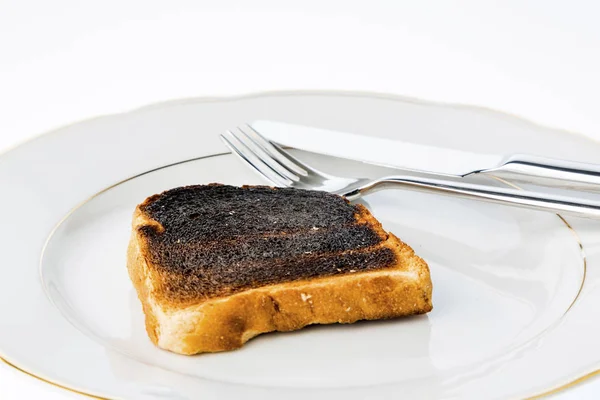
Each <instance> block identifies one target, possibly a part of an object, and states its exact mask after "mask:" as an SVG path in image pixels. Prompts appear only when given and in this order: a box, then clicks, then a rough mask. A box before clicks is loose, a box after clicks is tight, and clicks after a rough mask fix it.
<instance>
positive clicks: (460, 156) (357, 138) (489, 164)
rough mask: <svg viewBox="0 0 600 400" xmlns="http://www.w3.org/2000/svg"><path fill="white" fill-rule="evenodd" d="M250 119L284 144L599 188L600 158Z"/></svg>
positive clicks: (416, 166)
mask: <svg viewBox="0 0 600 400" xmlns="http://www.w3.org/2000/svg"><path fill="white" fill-rule="evenodd" d="M250 125H251V126H252V128H254V129H255V130H256V131H258V132H259V133H260V134H262V135H264V136H266V137H267V138H268V139H270V140H272V141H274V142H276V143H279V144H282V145H285V146H290V147H294V148H297V149H301V150H306V151H309V152H313V153H318V154H325V155H330V156H335V157H339V158H345V159H351V160H356V161H362V162H365V163H369V164H374V165H379V166H382V167H387V168H396V169H403V170H409V171H411V170H412V171H419V172H426V173H433V174H438V175H446V176H458V177H466V176H473V175H475V174H491V175H495V176H501V177H503V178H506V179H511V180H513V181H516V182H524V183H531V184H534V185H542V186H549V187H559V188H569V189H578V190H592V191H597V190H600V165H597V164H590V163H581V162H575V161H568V160H559V159H553V158H547V157H540V156H535V155H525V154H514V155H497V154H482V153H472V152H467V151H462V150H454V149H447V148H442V147H435V146H427V145H421V144H416V143H409V142H401V141H396V140H390V139H384V138H377V137H369V136H363V135H357V134H352V133H346V132H338V131H334V130H328V129H321V128H316V127H309V126H303V125H295V124H289V123H284V122H278V121H267V120H257V121H254V122H252V123H251V124H250ZM340 143H351V145H348V146H340ZM365 148H370V149H376V152H374V151H364V149H365Z"/></svg>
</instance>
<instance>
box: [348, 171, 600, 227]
mask: <svg viewBox="0 0 600 400" xmlns="http://www.w3.org/2000/svg"><path fill="white" fill-rule="evenodd" d="M389 188H411V189H413V190H420V191H424V192H430V193H438V194H446V195H454V196H458V197H463V198H469V199H475V200H482V201H487V202H492V203H500V204H507V205H513V206H519V207H524V208H530V209H534V210H543V211H552V212H555V213H561V214H568V215H574V216H578V217H585V218H594V219H600V200H593V199H582V198H576V197H571V196H560V195H555V194H551V193H546V192H541V191H532V190H519V189H513V188H498V187H493V186H485V185H479V184H472V183H468V182H465V181H464V180H463V179H462V178H456V179H454V178H449V179H432V178H427V177H415V176H408V175H407V176H390V177H386V178H382V179H378V180H375V181H372V182H370V183H369V184H367V185H364V186H362V187H360V188H358V189H355V190H353V191H351V192H349V193H345V196H346V198H348V199H349V200H354V199H357V198H359V197H362V196H364V195H366V194H369V193H372V192H375V191H379V190H383V189H389Z"/></svg>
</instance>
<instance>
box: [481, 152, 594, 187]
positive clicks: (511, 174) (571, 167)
mask: <svg viewBox="0 0 600 400" xmlns="http://www.w3.org/2000/svg"><path fill="white" fill-rule="evenodd" d="M479 173H483V174H488V173H489V174H491V175H496V176H499V177H501V178H506V179H509V180H512V181H515V182H520V183H530V184H534V185H541V186H549V187H557V188H564V189H577V190H584V191H600V165H597V164H590V163H582V162H574V161H566V160H558V159H553V158H547V157H539V156H531V155H525V154H517V155H514V156H511V157H510V158H509V159H508V160H507V161H506V162H505V163H504V164H503V165H501V166H500V167H497V168H492V169H487V170H483V171H479Z"/></svg>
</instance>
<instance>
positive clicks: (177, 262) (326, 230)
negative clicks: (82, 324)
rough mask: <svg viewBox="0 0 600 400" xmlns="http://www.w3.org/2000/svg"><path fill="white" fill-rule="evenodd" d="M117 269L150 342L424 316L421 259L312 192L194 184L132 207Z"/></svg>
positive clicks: (203, 346) (225, 342)
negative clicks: (122, 269)
mask: <svg viewBox="0 0 600 400" xmlns="http://www.w3.org/2000/svg"><path fill="white" fill-rule="evenodd" d="M127 267H128V270H129V275H130V277H131V280H132V281H133V284H134V286H135V289H136V290H137V293H138V297H139V299H140V301H141V303H142V306H143V309H144V313H145V316H146V330H147V332H148V335H149V337H150V339H151V340H152V342H154V343H155V344H156V345H158V346H159V347H161V348H163V349H166V350H170V351H173V352H176V353H181V354H196V353H202V352H216V351H224V350H232V349H236V348H239V347H241V346H242V345H243V344H244V343H245V342H246V341H247V340H249V339H251V338H252V337H254V336H256V335H259V334H261V333H265V332H271V331H291V330H295V329H300V328H302V327H304V326H306V325H309V324H330V323H336V322H338V323H352V322H355V321H358V320H365V319H367V320H373V319H382V318H394V317H399V316H405V315H412V314H421V313H426V312H428V311H430V310H431V309H432V304H431V290H432V287H431V280H430V277H429V269H428V267H427V264H426V263H425V262H424V261H423V260H422V259H421V258H419V257H418V256H416V255H415V254H414V252H413V250H412V249H411V248H410V247H409V246H408V245H406V244H405V243H403V242H402V241H400V240H399V239H398V238H397V237H396V236H394V235H393V234H391V233H387V232H385V231H384V230H383V228H382V227H381V224H380V223H379V222H378V221H377V220H376V219H375V218H374V217H373V216H372V215H371V213H370V212H369V211H368V210H367V209H366V208H365V207H363V206H362V205H352V204H350V203H349V202H347V201H346V200H345V199H343V198H342V197H340V196H336V195H332V194H328V193H325V192H318V191H307V190H298V189H275V188H269V187H264V186H252V187H249V186H245V187H242V188H239V187H233V186H225V185H217V184H213V185H198V186H188V187H182V188H177V189H172V190H169V191H166V192H164V193H161V194H158V195H154V196H151V197H149V198H148V199H146V200H145V201H144V202H143V203H142V204H140V205H139V206H138V207H137V208H136V210H135V213H134V216H133V230H132V235H131V240H130V243H129V249H128V263H127Z"/></svg>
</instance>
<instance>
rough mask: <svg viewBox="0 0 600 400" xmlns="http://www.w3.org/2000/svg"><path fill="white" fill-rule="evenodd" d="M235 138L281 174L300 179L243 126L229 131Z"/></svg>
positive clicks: (292, 178) (288, 177) (296, 179)
mask: <svg viewBox="0 0 600 400" xmlns="http://www.w3.org/2000/svg"><path fill="white" fill-rule="evenodd" d="M229 132H230V133H231V134H232V135H233V136H235V138H236V139H237V140H238V141H240V142H241V143H243V144H244V145H245V146H246V147H247V148H249V149H250V150H251V151H252V152H253V153H254V154H255V155H256V156H257V157H258V158H259V159H260V160H261V161H262V162H263V163H265V164H267V165H268V166H269V167H271V169H273V170H274V171H275V172H277V173H278V174H279V175H281V176H283V177H285V178H287V179H289V180H291V181H298V180H299V179H300V177H299V176H298V175H297V174H296V173H295V172H294V171H292V170H290V169H289V168H288V167H286V166H285V165H283V164H282V163H281V162H279V161H278V160H277V159H275V158H274V157H273V156H272V155H271V154H270V153H268V152H267V151H265V149H264V148H263V147H262V146H261V145H260V144H258V143H256V141H255V140H254V139H253V138H252V137H250V136H249V135H248V134H247V133H246V132H244V131H243V130H242V129H241V128H239V127H238V128H237V129H234V130H231V131H229ZM305 173H306V172H305Z"/></svg>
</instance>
